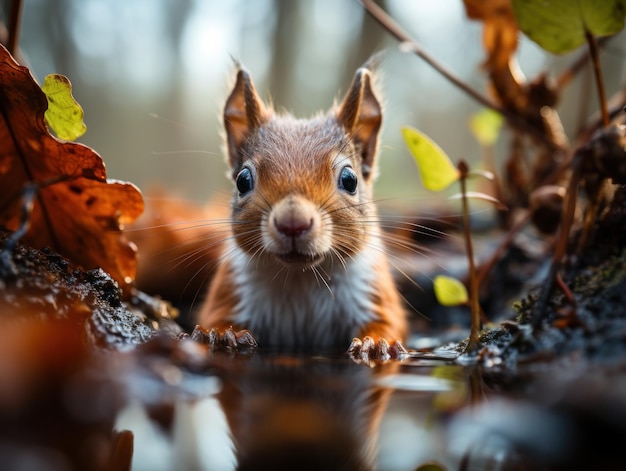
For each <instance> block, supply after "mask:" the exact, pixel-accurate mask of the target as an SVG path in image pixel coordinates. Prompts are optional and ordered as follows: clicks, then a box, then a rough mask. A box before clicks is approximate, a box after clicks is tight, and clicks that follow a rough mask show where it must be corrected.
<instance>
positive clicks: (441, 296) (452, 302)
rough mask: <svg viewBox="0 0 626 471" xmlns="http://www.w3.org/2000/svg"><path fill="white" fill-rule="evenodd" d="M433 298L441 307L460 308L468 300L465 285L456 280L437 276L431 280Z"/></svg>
mask: <svg viewBox="0 0 626 471" xmlns="http://www.w3.org/2000/svg"><path fill="white" fill-rule="evenodd" d="M433 287H434V289H435V297H436V298H437V301H438V302H439V304H441V305H442V306H460V305H462V304H466V303H467V301H468V300H469V296H468V294H467V289H466V288H465V285H464V284H463V283H461V282H460V281H459V280H457V279H456V278H452V277H449V276H445V275H438V276H436V277H435V279H434V280H433Z"/></svg>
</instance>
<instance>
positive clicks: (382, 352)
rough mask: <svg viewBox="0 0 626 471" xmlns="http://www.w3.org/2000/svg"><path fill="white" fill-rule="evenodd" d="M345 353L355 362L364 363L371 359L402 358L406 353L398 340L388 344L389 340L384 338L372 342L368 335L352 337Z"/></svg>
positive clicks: (382, 360)
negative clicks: (360, 337) (361, 337)
mask: <svg viewBox="0 0 626 471" xmlns="http://www.w3.org/2000/svg"><path fill="white" fill-rule="evenodd" d="M347 353H348V354H349V355H350V357H351V358H352V359H353V360H354V361H356V362H357V363H366V364H369V363H371V362H373V361H374V362H375V361H379V362H386V361H388V360H390V359H393V360H402V359H404V358H405V357H406V356H407V355H408V352H407V351H406V349H405V348H404V345H402V342H401V341H400V340H395V341H394V342H393V343H392V344H391V345H389V342H387V340H386V339H384V338H381V339H379V340H378V342H374V340H373V339H372V338H371V337H369V336H367V337H364V338H363V340H361V339H359V338H354V339H352V342H351V343H350V346H349V347H348V350H347Z"/></svg>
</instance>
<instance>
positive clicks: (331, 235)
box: [224, 65, 382, 268]
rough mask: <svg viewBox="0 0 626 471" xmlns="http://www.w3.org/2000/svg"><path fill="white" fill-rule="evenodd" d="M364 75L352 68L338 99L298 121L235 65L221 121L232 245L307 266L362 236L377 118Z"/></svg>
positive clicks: (369, 222) (346, 254)
mask: <svg viewBox="0 0 626 471" xmlns="http://www.w3.org/2000/svg"><path fill="white" fill-rule="evenodd" d="M372 81H373V79H372V71H371V70H370V68H369V67H368V66H367V65H366V66H363V67H361V68H359V69H358V70H357V72H356V74H355V76H354V79H353V81H352V84H351V85H350V89H349V90H348V93H347V94H346V95H345V97H344V99H343V100H342V101H341V104H340V105H338V106H335V107H333V108H332V109H331V110H330V111H329V112H328V113H327V114H326V115H323V116H317V117H314V118H312V119H306V120H303V119H296V118H294V117H292V116H290V115H288V114H287V115H278V114H276V113H275V112H274V110H273V109H272V108H271V107H269V106H267V105H266V104H265V103H264V102H263V101H262V100H261V99H260V97H259V95H258V94H257V91H256V89H255V87H254V84H253V82H252V78H251V77H250V75H249V74H248V72H247V71H246V70H244V69H241V68H240V69H239V70H238V72H237V79H236V83H235V86H234V88H233V90H232V92H231V94H230V96H229V97H228V100H227V101H226V106H225V108H224V125H225V130H226V148H227V154H228V163H229V165H230V169H231V175H232V179H233V182H234V184H235V190H234V200H233V225H232V229H233V233H234V235H235V238H236V240H237V243H238V244H239V246H240V248H241V249H243V250H244V251H245V252H247V253H249V254H250V255H255V256H258V257H269V259H270V260H276V259H278V260H280V261H281V262H283V264H285V265H287V266H295V267H299V268H306V267H309V266H314V265H316V264H318V263H320V262H322V261H323V260H324V259H329V258H332V257H339V258H341V259H348V258H350V257H351V256H352V255H353V254H354V253H356V252H358V251H359V250H360V249H361V248H362V247H363V244H365V243H367V240H368V237H369V235H370V234H371V233H372V231H376V230H377V226H376V224H375V223H374V221H373V219H372V218H373V217H375V209H374V207H373V203H372V201H371V199H372V183H373V180H374V177H375V174H376V159H377V150H378V135H379V131H380V127H381V121H382V110H381V106H380V103H379V101H378V99H377V98H376V95H375V93H374V90H373V84H372Z"/></svg>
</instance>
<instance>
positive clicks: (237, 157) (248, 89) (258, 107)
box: [224, 68, 268, 168]
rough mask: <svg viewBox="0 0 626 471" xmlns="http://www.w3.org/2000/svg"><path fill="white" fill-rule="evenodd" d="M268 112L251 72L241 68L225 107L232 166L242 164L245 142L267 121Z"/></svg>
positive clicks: (225, 124) (229, 155)
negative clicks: (242, 150)
mask: <svg viewBox="0 0 626 471" xmlns="http://www.w3.org/2000/svg"><path fill="white" fill-rule="evenodd" d="M267 116H268V112H267V109H266V107H265V105H264V104H263V101H262V100H261V99H260V98H259V95H258V94H257V92H256V89H255V88H254V83H253V82H252V78H251V77H250V74H249V73H248V71H246V70H245V69H242V68H240V69H239V71H238V72H237V81H236V83H235V86H234V88H233V91H232V92H230V96H229V97H228V100H226V106H225V107H224V127H225V128H226V139H227V145H228V159H229V162H230V165H231V167H233V168H234V167H236V166H238V165H240V164H241V160H242V159H243V156H242V155H241V153H240V149H241V146H242V144H243V142H244V141H245V140H246V138H248V136H250V134H251V133H252V132H254V131H255V130H256V129H257V128H258V127H259V126H261V125H262V124H263V123H264V122H265V121H267Z"/></svg>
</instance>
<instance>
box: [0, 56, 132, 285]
mask: <svg viewBox="0 0 626 471" xmlns="http://www.w3.org/2000/svg"><path fill="white" fill-rule="evenodd" d="M47 106H48V105H47V100H46V97H45V95H44V93H43V92H42V91H41V88H40V87H39V85H38V84H37V83H36V82H35V80H34V79H33V77H32V75H31V74H30V71H29V70H28V69H27V68H26V67H22V66H20V65H18V64H17V63H16V62H15V60H14V59H13V58H12V57H11V55H10V54H9V53H8V52H7V50H6V49H5V48H4V47H1V46H0V141H1V142H2V143H3V145H2V146H1V148H0V226H5V227H6V228H7V229H9V230H16V229H17V228H18V227H19V226H20V224H21V218H22V207H21V206H22V202H21V198H20V194H21V191H22V189H23V188H24V186H25V185H26V184H27V183H28V182H34V183H36V184H39V185H42V189H41V190H40V192H39V194H38V196H37V199H36V202H35V206H34V209H33V211H32V214H31V216H30V227H29V230H28V232H27V233H26V235H25V236H24V238H23V241H24V242H25V243H27V244H29V245H32V246H34V247H36V248H41V247H44V246H48V247H51V248H53V249H54V250H56V251H58V252H59V253H61V254H62V255H64V256H65V257H67V258H69V259H70V260H72V261H73V262H74V263H76V264H79V265H81V266H83V267H84V268H85V269H91V268H95V267H101V268H103V269H104V270H105V271H107V272H108V273H109V274H110V275H111V276H112V277H113V278H114V279H115V280H116V281H117V282H118V283H119V284H120V286H121V287H122V288H124V289H125V290H126V289H127V288H128V287H129V286H130V285H131V284H132V282H133V280H134V277H135V271H136V250H135V247H134V245H133V244H131V243H129V242H128V241H127V240H126V238H125V236H124V235H123V233H122V232H121V231H122V229H123V226H124V225H125V224H129V223H130V222H132V221H134V220H135V219H136V218H137V217H138V216H139V215H140V214H141V212H142V211H143V198H142V196H141V193H140V192H139V190H138V189H137V188H136V187H135V186H134V185H132V184H130V183H125V182H117V181H107V179H106V170H105V167H104V163H103V161H102V158H101V157H100V156H99V155H98V154H97V153H96V152H94V151H93V150H92V149H90V148H89V147H87V146H85V145H82V144H77V143H73V142H65V141H62V140H59V139H57V138H55V137H53V136H52V135H51V134H50V133H49V132H48V128H47V127H46V125H45V122H44V112H45V111H46V109H47ZM57 180H59V181H58V182H57V183H53V184H49V185H47V183H49V182H51V181H57Z"/></svg>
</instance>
